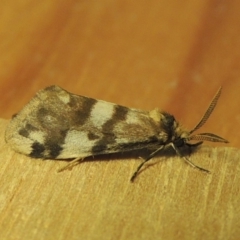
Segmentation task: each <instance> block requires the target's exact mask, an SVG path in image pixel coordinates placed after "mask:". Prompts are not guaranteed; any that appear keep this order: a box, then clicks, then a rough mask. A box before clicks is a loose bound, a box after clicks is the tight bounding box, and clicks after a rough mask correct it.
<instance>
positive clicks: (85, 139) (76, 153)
mask: <svg viewBox="0 0 240 240" xmlns="http://www.w3.org/2000/svg"><path fill="white" fill-rule="evenodd" d="M220 94H221V88H220V89H219V90H218V92H217V94H216V95H215V97H214V98H213V100H212V102H211V104H210V106H209V107H208V109H207V111H206V112H205V114H204V115H203V117H202V119H201V120H200V122H199V123H198V124H197V125H196V126H195V127H194V128H193V129H192V130H191V131H187V130H185V129H183V128H182V127H181V125H179V123H178V122H177V121H176V120H175V118H174V117H173V116H172V115H171V114H169V113H166V112H163V111H159V110H158V109H154V110H152V111H144V110H139V109H133V108H127V107H124V106H120V105H117V104H114V103H109V102H105V101H102V100H97V99H93V98H88V97H83V96H78V95H75V94H72V93H69V92H67V91H65V90H64V89H62V88H60V87H58V86H50V87H47V88H45V89H42V90H40V91H39V92H37V93H36V95H35V96H34V97H33V98H32V100H31V101H30V102H29V103H28V104H27V105H26V106H25V107H24V108H23V109H22V110H21V111H20V112H19V113H18V114H16V115H14V116H13V118H12V120H11V121H10V123H9V125H8V126H7V129H6V132H5V139H6V142H7V143H8V144H9V145H10V146H11V147H12V148H13V149H14V150H15V151H16V152H19V153H22V154H25V155H28V156H30V157H32V158H44V159H74V160H73V161H72V162H71V163H74V162H75V163H76V162H78V161H81V160H83V159H84V158H86V157H89V156H94V155H100V154H108V153H117V152H128V151H133V150H141V149H148V150H151V154H150V155H149V156H148V157H147V158H145V159H143V161H142V163H141V164H140V165H139V166H138V168H137V169H136V171H135V172H134V174H133V175H132V177H131V181H134V179H135V178H136V176H137V174H138V172H139V171H140V169H141V168H142V166H143V165H144V164H145V163H146V162H148V161H149V160H150V159H152V158H153V157H154V156H155V155H156V154H157V153H158V152H159V151H161V150H163V149H165V148H168V147H172V148H173V149H174V150H175V152H176V154H177V155H178V156H180V157H182V158H183V159H184V160H185V161H186V162H187V163H188V164H190V165H191V166H192V167H195V168H197V169H199V170H202V171H205V172H209V171H208V170H206V169H204V168H202V167H199V166H197V165H195V164H194V163H192V162H191V161H190V160H189V159H188V158H187V157H185V156H183V154H182V153H181V148H182V147H184V146H189V147H190V146H198V145H200V144H202V142H203V141H211V142H222V143H227V142H228V141H227V140H225V139H224V138H222V137H219V136H217V135H215V134H212V133H200V134H195V135H192V134H193V133H194V132H195V131H196V130H197V129H199V128H200V127H202V126H203V124H204V123H205V122H206V121H207V119H208V118H209V116H210V115H211V113H212V111H213V110H214V108H215V106H216V104H217V101H218V99H219V97H220ZM191 141H197V142H196V143H191ZM71 163H70V164H71ZM68 167H69V165H67V166H66V167H64V168H63V169H66V168H68ZM63 169H61V170H63Z"/></svg>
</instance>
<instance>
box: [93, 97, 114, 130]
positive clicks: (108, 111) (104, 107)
mask: <svg viewBox="0 0 240 240" xmlns="http://www.w3.org/2000/svg"><path fill="white" fill-rule="evenodd" d="M115 106H116V105H115V104H111V103H108V102H104V101H100V100H99V101H97V102H96V104H95V105H94V106H93V108H92V111H91V113H90V121H91V122H92V123H93V126H95V127H97V128H99V129H101V128H102V126H103V125H104V123H105V122H107V121H108V120H109V119H111V118H112V116H113V113H114V109H115Z"/></svg>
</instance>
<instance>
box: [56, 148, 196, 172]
mask: <svg viewBox="0 0 240 240" xmlns="http://www.w3.org/2000/svg"><path fill="white" fill-rule="evenodd" d="M197 149H198V147H188V146H184V147H182V148H180V151H181V155H182V156H190V155H191V154H192V153H194V152H195V151H196V150H197ZM155 150H156V149H154V150H150V149H141V150H133V151H126V152H117V153H109V154H101V155H95V156H90V157H86V158H84V159H83V160H80V159H79V161H76V162H74V159H58V161H65V162H66V161H68V162H69V163H70V165H69V166H68V167H67V169H72V168H73V167H74V166H76V165H78V164H79V163H83V162H96V161H98V162H99V161H103V162H106V161H110V160H111V161H112V160H113V161H114V160H118V161H119V160H129V159H133V158H136V159H137V158H139V159H140V160H141V163H142V162H143V161H144V160H145V159H147V158H148V157H149V155H150V154H151V153H152V152H154V151H155ZM175 156H177V154H176V152H175V151H174V149H173V148H171V147H168V148H166V149H163V150H162V151H160V152H159V153H157V154H156V155H154V156H153V157H152V159H151V160H149V162H147V163H146V164H145V165H144V167H143V168H142V169H141V170H140V171H139V172H138V175H139V174H141V173H142V172H143V171H145V170H146V169H148V168H149V167H152V166H154V165H155V164H158V163H159V159H157V160H155V158H161V161H166V160H167V159H168V158H170V157H175ZM154 160H155V161H154ZM71 161H73V164H71ZM141 163H139V164H141ZM64 169H65V168H64Z"/></svg>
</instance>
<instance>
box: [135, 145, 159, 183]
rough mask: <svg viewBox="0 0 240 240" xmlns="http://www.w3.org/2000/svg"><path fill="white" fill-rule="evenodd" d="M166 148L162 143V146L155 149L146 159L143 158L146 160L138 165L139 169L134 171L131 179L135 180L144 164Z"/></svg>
mask: <svg viewBox="0 0 240 240" xmlns="http://www.w3.org/2000/svg"><path fill="white" fill-rule="evenodd" d="M163 148H164V145H162V146H161V147H159V148H158V149H157V150H155V151H154V152H152V153H151V154H150V155H149V156H148V157H147V158H146V159H143V160H144V161H143V162H142V163H141V164H140V165H139V166H138V167H137V170H136V171H135V172H134V173H133V175H132V177H131V179H130V181H131V182H133V181H134V179H135V178H136V177H137V175H138V173H139V171H140V169H141V168H142V166H143V165H144V164H145V163H146V162H148V161H149V160H151V159H152V158H153V157H154V156H155V155H156V154H157V153H158V152H159V151H161V150H162V149H163Z"/></svg>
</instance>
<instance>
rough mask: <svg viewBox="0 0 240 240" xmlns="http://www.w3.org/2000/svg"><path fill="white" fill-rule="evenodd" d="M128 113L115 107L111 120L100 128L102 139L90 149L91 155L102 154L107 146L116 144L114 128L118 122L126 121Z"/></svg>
mask: <svg viewBox="0 0 240 240" xmlns="http://www.w3.org/2000/svg"><path fill="white" fill-rule="evenodd" d="M128 111H129V110H128V108H126V107H123V106H118V105H115V108H114V113H113V115H112V118H111V119H109V120H108V121H106V122H105V123H104V124H103V126H102V133H103V135H104V137H103V138H102V139H100V140H99V141H97V142H96V143H95V146H93V148H92V153H93V155H94V154H100V153H103V152H104V151H105V150H106V149H107V146H108V144H113V143H114V142H116V136H115V134H114V133H113V130H114V126H115V125H116V124H117V123H118V122H120V121H125V120H126V118H127V113H128Z"/></svg>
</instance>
